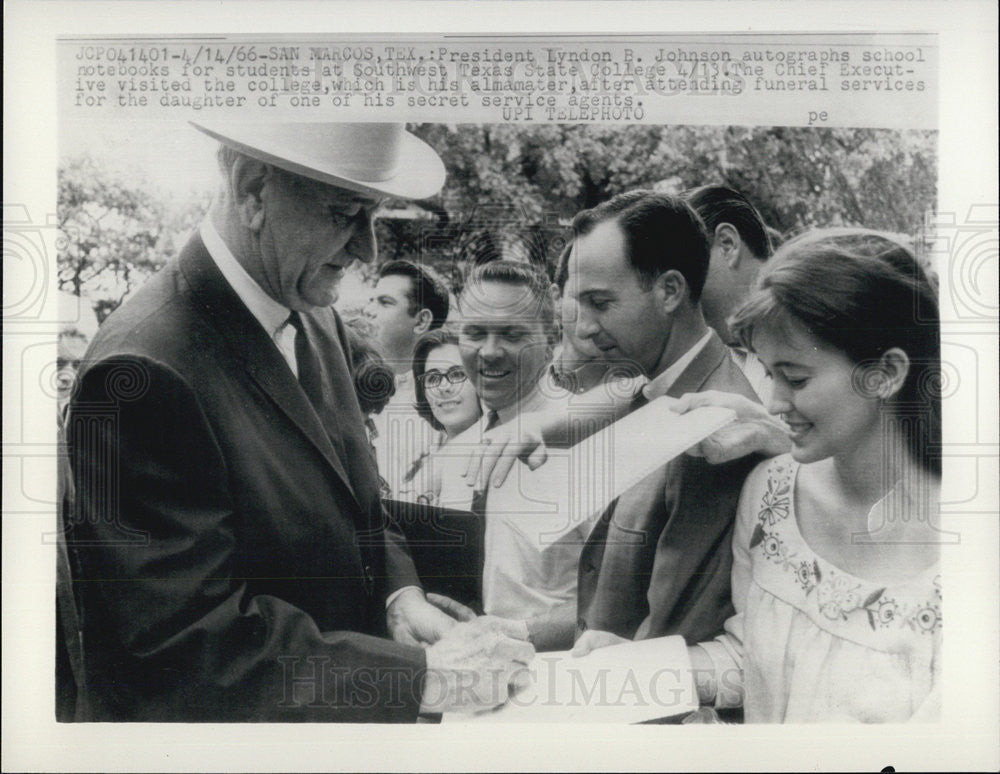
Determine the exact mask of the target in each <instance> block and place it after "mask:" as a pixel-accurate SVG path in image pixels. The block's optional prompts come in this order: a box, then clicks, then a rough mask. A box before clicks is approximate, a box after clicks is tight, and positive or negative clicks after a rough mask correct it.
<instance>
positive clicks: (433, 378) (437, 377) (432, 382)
mask: <svg viewBox="0 0 1000 774" xmlns="http://www.w3.org/2000/svg"><path fill="white" fill-rule="evenodd" d="M468 378H469V375H468V374H467V373H465V369H464V368H462V366H452V367H451V368H449V369H448V370H447V371H445V372H444V373H442V372H441V371H426V372H425V373H422V374H420V378H419V381H420V383H421V384H422V385H423V387H424V389H425V390H433V389H435V388H437V387H440V386H441V384H442V383H443V382H444V381H445V380H447V381H448V383H449V384H461V383H462V382H464V381H465V380H466V379H468Z"/></svg>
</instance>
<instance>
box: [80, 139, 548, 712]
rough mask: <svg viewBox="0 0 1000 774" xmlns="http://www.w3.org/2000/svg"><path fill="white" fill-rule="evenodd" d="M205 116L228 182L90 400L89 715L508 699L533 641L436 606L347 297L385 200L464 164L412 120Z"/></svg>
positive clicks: (91, 383)
mask: <svg viewBox="0 0 1000 774" xmlns="http://www.w3.org/2000/svg"><path fill="white" fill-rule="evenodd" d="M198 128H199V129H201V130H202V131H204V132H206V133H207V134H209V135H210V136H212V137H214V138H215V139H217V140H219V141H220V143H221V144H222V147H221V149H220V153H219V159H220V166H221V169H222V176H223V181H222V185H221V186H220V190H219V194H218V196H217V197H216V199H215V201H214V202H213V204H212V207H211V210H210V212H209V214H208V216H207V217H206V219H205V221H204V222H203V223H202V226H201V228H200V230H199V233H198V234H196V235H194V236H193V237H192V238H191V240H190V241H189V242H188V244H187V245H186V246H185V248H184V249H183V251H182V252H181V254H180V256H179V258H178V259H177V260H175V261H172V262H170V263H169V264H168V265H167V266H166V267H165V268H164V269H163V270H162V271H161V272H160V273H159V274H158V275H157V276H156V277H154V278H153V279H152V280H151V281H150V282H149V283H148V284H147V285H146V286H144V287H143V288H142V289H141V290H140V291H139V292H137V293H136V294H135V295H134V296H133V297H132V298H131V299H130V300H129V302H127V303H126V304H125V305H124V306H123V307H122V308H121V309H119V310H118V311H117V312H115V313H114V314H113V315H112V316H111V317H109V318H108V320H107V321H106V322H105V324H104V325H103V327H102V328H101V330H100V331H99V333H98V335H97V337H96V338H95V340H94V342H93V344H92V345H91V347H90V349H89V351H88V353H87V356H86V358H85V363H84V366H83V368H82V370H81V372H80V377H79V383H78V387H77V390H76V393H75V395H74V397H73V401H72V405H71V413H70V419H69V425H68V443H69V449H70V455H71V461H72V465H73V470H74V480H75V485H76V492H77V497H76V508H75V510H74V511H73V512H72V513H70V514H68V515H67V518H66V524H65V530H66V534H67V543H68V545H69V547H70V549H71V558H72V561H73V571H74V577H75V587H76V592H77V600H78V605H79V613H80V620H81V622H82V623H81V630H82V642H83V664H84V667H83V670H82V675H79V676H78V678H79V680H80V682H81V683H82V689H83V694H84V696H85V699H86V704H87V708H86V712H84V713H82V715H78V716H82V717H85V718H88V719H97V720H142V721H233V720H255V721H261V720H266V721H285V720H287V721H375V722H390V721H413V720H415V719H416V717H417V715H418V713H419V712H442V711H447V710H453V709H462V708H468V707H490V706H494V705H496V704H498V703H501V702H502V701H504V699H505V697H506V695H507V682H508V678H509V677H510V675H511V674H512V673H513V672H514V671H515V670H516V669H517V665H518V664H519V663H521V662H525V661H527V660H529V659H530V656H531V647H530V645H528V644H527V643H524V642H519V641H515V640H513V639H511V638H509V637H507V636H505V635H504V634H502V633H501V632H500V631H499V629H498V624H497V623H496V622H490V621H476V622H471V623H462V624H456V622H455V621H454V620H453V619H451V618H449V617H448V616H446V615H445V614H444V613H442V612H441V611H440V610H438V609H437V608H435V607H434V606H432V605H431V604H429V603H428V602H427V601H426V600H425V598H424V594H423V591H422V590H421V589H420V588H419V584H418V582H417V580H416V573H415V572H414V569H413V565H412V562H411V561H410V559H409V556H408V554H407V552H406V550H405V545H404V544H403V543H402V542H401V538H399V537H398V536H397V535H396V534H395V533H393V532H391V531H389V530H387V529H385V521H384V512H383V510H382V508H381V505H380V500H379V490H378V475H377V472H376V468H375V464H374V460H373V459H372V455H371V454H370V452H369V449H368V445H367V440H366V438H365V430H364V426H363V422H362V416H361V413H360V409H359V407H358V402H357V398H356V396H355V393H354V389H353V386H352V382H351V375H350V372H349V370H348V366H347V362H348V358H347V357H345V355H346V354H347V353H346V352H345V350H346V349H347V345H346V340H345V336H344V330H343V327H342V325H341V322H340V320H339V318H338V317H337V315H336V313H334V312H333V311H332V310H331V308H330V305H331V304H332V302H333V301H334V300H335V298H336V288H337V284H338V282H339V279H340V277H341V276H342V274H343V271H344V269H345V268H346V267H347V266H348V265H349V264H350V263H351V262H352V261H353V260H354V259H355V258H357V259H359V260H362V261H368V260H371V259H372V257H373V256H374V252H375V243H374V232H373V229H372V216H373V213H374V210H375V208H376V207H377V205H378V203H379V201H380V200H381V199H382V198H384V197H386V196H396V197H411V198H420V197H424V196H430V195H432V194H434V193H435V192H436V191H437V190H438V189H439V188H440V187H441V185H442V183H443V178H444V168H443V165H442V163H441V161H440V159H439V158H438V156H437V154H436V153H435V152H434V151H433V150H432V149H431V148H429V147H428V146H426V145H425V144H423V143H422V142H421V141H420V140H418V139H417V138H416V137H414V136H412V135H410V134H408V133H406V132H405V131H404V129H403V127H402V125H378V124H366V125H352V124H299V125H296V124H271V125H252V124H241V125H232V126H215V127H209V126H199V127H198ZM386 634H390V635H391V637H392V639H388V638H385V636H384V635H386ZM418 644H423V645H427V646H428V647H426V648H425V649H422V648H420V647H418Z"/></svg>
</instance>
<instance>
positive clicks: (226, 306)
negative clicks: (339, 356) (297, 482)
mask: <svg viewBox="0 0 1000 774" xmlns="http://www.w3.org/2000/svg"><path fill="white" fill-rule="evenodd" d="M179 263H180V269H181V273H182V274H183V275H184V277H185V279H186V280H187V281H188V283H189V285H190V286H191V288H192V290H193V291H194V293H195V294H196V296H197V298H198V299H199V301H200V303H201V309H202V311H203V313H204V314H205V316H206V317H207V318H208V320H209V321H210V322H211V323H212V325H213V326H214V327H215V328H216V329H217V330H218V331H219V334H220V335H221V336H222V338H223V339H224V340H225V341H226V343H227V345H228V346H229V349H230V351H231V352H232V353H233V354H234V355H235V356H236V357H237V358H238V359H239V360H241V361H242V362H243V364H244V366H245V368H246V370H247V373H248V374H249V375H250V377H251V378H252V379H253V381H254V382H255V383H256V384H257V386H258V387H259V388H260V389H261V390H262V391H263V392H264V393H265V394H267V395H268V396H269V397H270V398H271V400H272V401H273V402H274V404H275V405H276V406H277V408H278V409H279V410H280V411H281V412H282V413H283V414H284V415H285V416H286V417H288V419H290V420H291V421H292V422H293V423H294V424H295V426H296V427H297V428H298V429H299V430H300V431H301V432H302V433H303V434H304V435H305V436H306V437H307V438H308V439H309V441H310V442H311V443H312V444H313V446H315V447H316V449H317V451H319V453H320V454H322V455H323V458H324V459H325V460H326V461H327V463H329V465H330V467H332V468H333V470H334V471H335V472H336V474H337V476H338V477H339V478H340V480H341V482H342V483H343V485H344V486H345V487H346V489H347V491H348V492H349V493H350V494H351V496H352V497H354V498H355V501H357V497H356V495H355V492H354V489H353V488H352V487H351V480H350V478H349V476H348V475H347V470H346V469H345V467H344V463H343V461H342V459H341V456H340V454H342V453H343V447H342V446H341V448H340V449H337V448H336V445H335V442H334V439H337V441H336V444H337V445H339V444H340V438H339V433H338V432H337V431H338V430H339V426H337V425H336V424H335V425H334V427H329V431H330V432H328V428H327V427H324V423H323V422H321V419H320V417H319V416H317V414H316V411H315V410H314V409H313V407H312V404H311V403H309V399H308V398H307V397H306V394H305V392H303V390H302V388H301V387H300V386H299V383H298V380H296V378H295V375H294V374H293V373H292V372H291V370H290V369H289V368H288V364H287V363H286V362H285V359H284V358H283V357H282V356H281V353H280V352H278V349H277V347H276V346H275V345H274V343H273V342H272V341H271V339H270V338H269V337H268V335H267V334H266V333H265V331H264V329H263V328H261V326H260V323H259V322H257V319H256V318H255V317H254V316H253V315H252V314H251V313H250V310H249V309H247V308H246V306H245V305H244V304H243V302H242V301H241V300H240V298H239V296H238V295H236V291H234V290H233V289H232V288H231V287H230V286H229V283H228V282H226V279H225V277H223V276H222V272H220V271H219V269H218V267H217V266H216V265H215V262H214V261H213V260H212V258H211V256H210V255H209V254H208V250H207V249H206V248H205V245H204V243H203V242H202V240H201V237H200V236H198V235H195V236H194V237H192V238H191V240H190V241H189V242H188V243H187V245H186V246H185V248H184V250H183V251H182V252H181V255H180V259H179ZM318 354H319V355H320V357H319V359H320V362H321V364H322V368H323V369H324V397H326V398H331V397H333V396H331V395H329V394H327V390H328V386H327V385H328V384H329V370H328V368H329V366H328V363H327V362H326V360H327V358H325V357H323V356H322V354H323V353H318ZM338 452H339V453H338ZM352 510H354V509H352ZM358 510H360V506H359V507H358Z"/></svg>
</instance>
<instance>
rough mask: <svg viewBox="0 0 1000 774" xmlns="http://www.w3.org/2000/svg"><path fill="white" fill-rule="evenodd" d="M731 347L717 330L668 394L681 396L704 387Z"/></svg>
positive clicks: (675, 396) (673, 396) (727, 355)
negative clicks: (723, 340)
mask: <svg viewBox="0 0 1000 774" xmlns="http://www.w3.org/2000/svg"><path fill="white" fill-rule="evenodd" d="M729 356H730V355H729V347H727V346H726V345H725V344H724V343H723V342H722V339H720V338H719V336H718V334H716V333H715V331H712V337H711V338H710V339H709V340H708V343H707V344H706V345H705V346H704V347H702V349H701V352H699V353H698V354H697V355H695V358H694V360H692V361H691V363H690V364H689V365H688V367H687V368H685V369H684V370H683V371H682V372H681V374H680V376H678V377H677V378H676V379H675V380H674V383H673V384H672V385H670V388H669V389H668V390H667V392H666V394H667V395H669V396H670V397H671V398H679V397H681V395H684V394H685V393H688V392H698V391H699V390H701V389H702V387H703V386H704V384H705V382H706V381H708V377H710V376H711V375H712V374H713V373H714V372H715V370H716V369H717V368H718V367H719V364H720V363H722V361H723V360H724V359H725V358H727V357H729Z"/></svg>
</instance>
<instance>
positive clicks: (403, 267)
mask: <svg viewBox="0 0 1000 774" xmlns="http://www.w3.org/2000/svg"><path fill="white" fill-rule="evenodd" d="M390 276H399V277H409V278H410V290H409V292H408V293H407V294H406V297H407V298H408V299H409V301H410V306H409V308H408V309H407V310H406V311H407V313H408V314H409V315H410V317H413V316H414V315H415V314H416V313H417V312H419V311H420V310H421V309H430V310H431V315H432V318H431V327H430V328H429V329H428V330H434V329H435V328H440V327H441V326H442V325H444V322H445V320H447V319H448V288H446V287H445V284H444V283H443V282H442V281H441V280H440V279H438V278H437V277H436V276H435V275H434V273H433V272H432V271H431V270H430V269H428V268H427V267H425V266H419V265H418V264H415V263H411V262H410V261H389V262H388V263H386V264H384V265H383V266H382V268H381V269H379V273H378V278H379V279H382V278H383V277H390Z"/></svg>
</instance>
